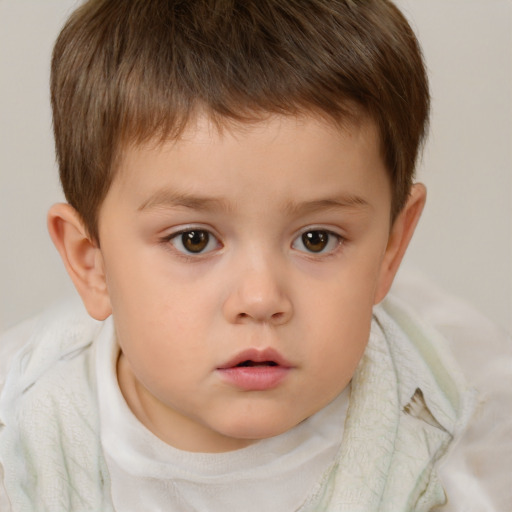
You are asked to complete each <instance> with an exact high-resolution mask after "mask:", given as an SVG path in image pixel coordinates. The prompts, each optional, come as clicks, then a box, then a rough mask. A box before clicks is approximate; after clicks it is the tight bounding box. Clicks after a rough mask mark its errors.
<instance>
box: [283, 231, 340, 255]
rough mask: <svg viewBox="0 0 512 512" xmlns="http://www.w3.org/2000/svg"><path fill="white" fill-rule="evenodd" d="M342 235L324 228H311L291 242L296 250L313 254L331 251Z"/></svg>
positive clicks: (338, 243) (336, 245)
mask: <svg viewBox="0 0 512 512" xmlns="http://www.w3.org/2000/svg"><path fill="white" fill-rule="evenodd" d="M342 242H343V237H341V236H340V235H337V234H336V233H333V232H331V231H327V230H325V229H311V230H310V231H304V233H302V235H299V236H298V237H297V238H296V239H295V240H294V241H293V244H292V247H293V248H294V249H296V250H298V251H302V252H309V253H314V254H320V253H324V254H325V253H329V252H333V251H334V250H335V249H336V248H337V247H338V246H339V245H340V244H341V243H342Z"/></svg>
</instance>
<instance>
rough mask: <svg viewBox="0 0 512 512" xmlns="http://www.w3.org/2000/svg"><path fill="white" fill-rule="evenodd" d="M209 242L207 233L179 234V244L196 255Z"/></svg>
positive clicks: (191, 232) (187, 232)
mask: <svg viewBox="0 0 512 512" xmlns="http://www.w3.org/2000/svg"><path fill="white" fill-rule="evenodd" d="M209 240H210V235H209V233H208V231H203V230H197V231H185V233H182V234H181V243H182V244H183V247H184V248H185V249H186V250H187V251H188V252H193V253H198V252H202V251H204V250H205V248H206V247H207V245H208V242H209Z"/></svg>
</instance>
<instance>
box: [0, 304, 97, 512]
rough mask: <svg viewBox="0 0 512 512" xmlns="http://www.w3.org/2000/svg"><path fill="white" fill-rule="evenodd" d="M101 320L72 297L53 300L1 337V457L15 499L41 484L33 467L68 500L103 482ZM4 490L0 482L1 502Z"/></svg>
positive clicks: (21, 500) (24, 496)
mask: <svg viewBox="0 0 512 512" xmlns="http://www.w3.org/2000/svg"><path fill="white" fill-rule="evenodd" d="M100 325H101V324H100V323H99V322H95V321H94V320H92V319H90V318H89V317H88V316H87V314H86V312H85V311H84V310H83V308H82V307H81V306H80V305H79V304H76V303H74V302H71V303H66V304H60V305H58V306H56V307H53V308H50V309H49V310H48V311H46V312H45V313H43V314H41V315H39V316H38V317H36V318H34V319H32V320H29V321H27V322H24V323H23V324H21V325H20V326H18V327H15V328H14V329H12V330H10V331H8V332H7V333H5V335H4V336H2V337H1V339H0V347H1V349H0V352H1V355H2V356H3V357H2V361H3V366H5V367H7V371H4V372H3V373H4V374H3V375H2V380H3V381H4V383H3V389H2V390H1V394H0V428H1V434H2V435H1V436H0V455H1V461H0V462H1V465H2V466H3V467H4V468H9V471H8V472H6V473H5V475H4V485H5V487H6V488H11V489H13V491H12V493H14V494H15V495H14V496H13V494H10V498H12V497H14V502H15V503H18V504H21V503H25V501H24V500H27V499H28V498H27V495H26V493H25V491H24V489H25V490H26V489H32V488H36V487H37V486H38V485H39V486H40V484H38V483H37V481H34V480H33V479H31V477H30V475H39V477H40V478H41V477H42V476H44V478H45V479H48V481H50V480H51V482H52V486H53V487H55V488H56V487H59V488H61V490H62V492H61V493H60V494H59V495H62V496H68V497H69V499H70V503H71V502H74V501H73V500H77V502H82V501H83V500H85V502H86V503H88V501H89V500H93V499H95V496H94V493H95V492H94V489H96V488H97V487H98V485H97V482H91V481H89V480H90V478H89V475H90V474H98V475H101V474H104V462H103V458H102V455H101V453H102V452H101V448H100V443H99V436H98V432H99V413H98V408H97V402H96V393H95V389H96V386H95V381H94V375H95V373H94V359H95V358H94V350H93V347H94V343H93V341H94V339H95V338H96V335H97V332H98V331H99V327H100ZM21 452H23V453H25V454H26V457H23V458H22V457H20V456H19V454H20V453H21ZM70 461H72V463H73V464H72V465H70ZM86 468H87V469H89V468H92V469H93V471H87V470H86ZM84 480H86V481H84ZM20 482H22V485H21V486H20V485H18V484H19V483H20ZM70 489H89V490H91V492H92V495H91V496H90V497H84V496H82V495H79V494H80V492H79V491H77V493H76V496H75V495H71V494H70V492H69V490H70ZM1 494H2V492H1V488H0V503H1V499H2V497H1ZM85 502H84V503H85ZM26 505H27V507H30V505H29V503H26ZM27 509H28V508H27ZM81 509H82V510H85V509H87V510H89V508H87V507H86V508H81ZM92 509H93V508H92ZM92 509H91V510H92Z"/></svg>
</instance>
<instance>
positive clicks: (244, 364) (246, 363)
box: [235, 359, 279, 368]
mask: <svg viewBox="0 0 512 512" xmlns="http://www.w3.org/2000/svg"><path fill="white" fill-rule="evenodd" d="M258 366H279V365H278V364H277V363H276V362H275V361H262V362H261V363H259V362H257V361H251V360H250V359H248V360H247V361H243V362H241V363H238V364H237V365H236V366H235V368H255V367H258Z"/></svg>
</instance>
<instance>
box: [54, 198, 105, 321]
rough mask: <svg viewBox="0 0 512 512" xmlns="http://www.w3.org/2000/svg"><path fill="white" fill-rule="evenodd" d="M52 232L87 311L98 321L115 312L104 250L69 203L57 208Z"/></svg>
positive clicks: (58, 205)
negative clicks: (102, 250)
mask: <svg viewBox="0 0 512 512" xmlns="http://www.w3.org/2000/svg"><path fill="white" fill-rule="evenodd" d="M47 221H48V231H49V233H50V237H51V239H52V241H53V243H54V245H55V247H56V248H57V250H58V251H59V254H60V256H61V258H62V261H63V263H64V266H65V267H66V270H67V272H68V274H69V276H70V277H71V280H72V281H73V284H74V285H75V288H76V289H77V291H78V293H79V294H80V297H81V298H82V301H83V303H84V305H85V308H86V309H87V311H88V312H89V314H90V315H91V316H92V317H93V318H95V319H96V320H104V319H105V318H107V317H108V316H109V315H110V314H111V312H112V309H111V306H110V299H109V295H108V289H107V283H106V276H105V270H104V265H103V257H102V254H101V250H100V249H99V247H97V245H96V244H95V243H94V242H93V241H92V240H91V239H90V237H89V236H88V234H87V230H86V229H85V226H84V224H83V222H82V219H81V218H80V216H79V215H78V213H77V212H76V210H75V209H74V208H73V207H72V206H70V205H69V204H64V203H59V204H55V205H53V206H52V207H51V208H50V210H49V212H48V218H47Z"/></svg>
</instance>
